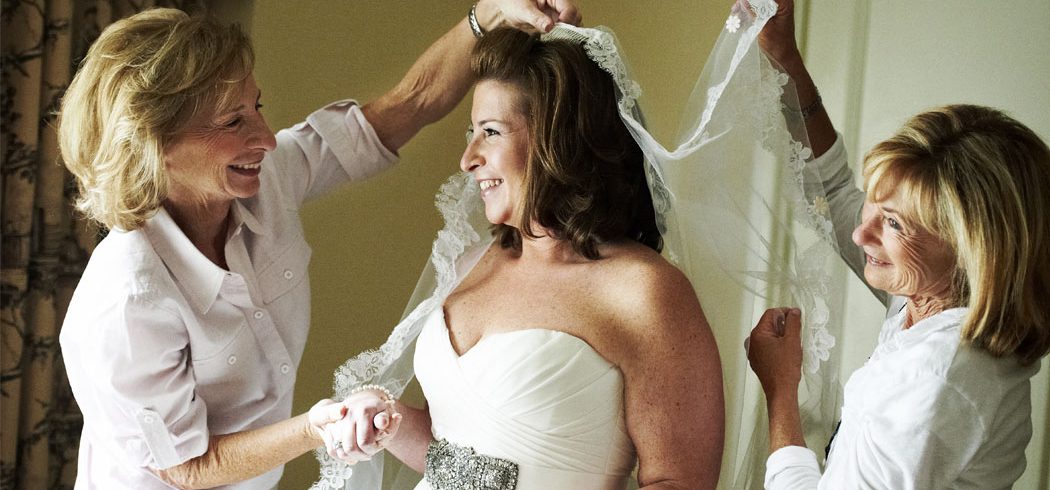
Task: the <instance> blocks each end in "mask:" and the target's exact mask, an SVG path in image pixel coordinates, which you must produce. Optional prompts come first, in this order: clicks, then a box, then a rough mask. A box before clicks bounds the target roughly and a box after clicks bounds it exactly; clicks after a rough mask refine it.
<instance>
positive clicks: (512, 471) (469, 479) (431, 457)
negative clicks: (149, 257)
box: [423, 439, 518, 490]
mask: <svg viewBox="0 0 1050 490" xmlns="http://www.w3.org/2000/svg"><path fill="white" fill-rule="evenodd" d="M423 477H424V478H426V480H427V483H429V484H430V486H431V488H433V489H434V490H514V487H515V486H517V484H518V465H517V463H514V462H511V461H507V460H505V459H501V458H495V457H492V456H485V455H483V454H477V453H476V452H474V448H471V447H467V446H460V445H458V444H454V443H451V442H448V441H446V440H444V439H441V440H439V441H434V442H432V443H430V447H428V448H427V461H426V471H425V473H424V474H423Z"/></svg>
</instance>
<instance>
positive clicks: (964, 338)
mask: <svg viewBox="0 0 1050 490" xmlns="http://www.w3.org/2000/svg"><path fill="white" fill-rule="evenodd" d="M780 8H781V11H780V13H781V14H783V15H778V19H777V22H775V23H772V22H771V23H770V25H769V26H767V27H766V29H765V31H763V36H764V38H763V40H762V41H763V47H764V48H765V49H766V50H767V52H769V53H770V55H771V56H772V57H773V58H774V59H776V61H778V62H779V63H780V64H781V66H783V67H784V68H785V69H786V70H787V71H788V73H789V74H790V75H791V76H792V78H793V79H794V80H795V82H796V84H797V86H798V90H799V94H800V97H801V96H803V94H808V97H809V98H808V101H814V100H818V102H815V105H814V112H813V114H812V116H811V117H810V118H809V119H808V120H807V129H808V131H809V134H810V139H811V141H812V142H813V148H814V151H815V152H816V154H817V155H820V156H819V158H817V159H816V160H815V161H814V162H812V165H817V166H818V167H817V168H818V169H819V170H820V175H821V176H823V178H824V179H825V182H824V188H825V189H826V190H827V195H828V198H829V201H830V204H831V212H832V217H833V221H834V223H835V226H836V236H837V237H838V239H839V242H840V249H841V251H842V252H841V253H842V256H843V258H844V259H845V260H846V262H847V263H848V264H849V265H850V266H851V267H852V268H853V269H854V270H855V271H856V272H857V273H858V274H859V275H860V276H861V277H862V278H863V279H864V280H865V282H866V283H867V284H868V286H869V287H870V288H872V290H873V291H875V292H876V294H878V295H879V297H880V299H882V300H883V301H884V302H885V303H886V304H887V306H888V307H889V312H888V316H887V319H886V321H885V323H884V324H883V328H882V331H881V333H880V336H879V344H878V346H877V347H876V348H875V352H874V353H872V355H871V357H870V358H869V359H868V361H867V362H866V363H865V365H864V366H863V367H861V368H860V369H858V370H857V371H855V372H854V373H853V374H852V376H851V377H850V379H849V381H847V383H846V385H845V393H844V400H843V406H842V414H841V423H840V425H839V428H838V429H837V433H836V435H835V436H834V437H833V440H832V442H831V444H830V448H829V450H830V452H829V454H828V457H827V461H826V463H825V468H824V472H823V474H821V471H820V469H819V466H818V464H817V459H816V457H815V455H814V453H813V452H812V451H810V450H809V449H806V448H805V441H804V440H803V438H802V429H801V423H800V421H799V408H798V398H797V396H798V386H799V373H800V367H801V359H802V352H801V348H800V345H799V330H800V328H801V325H800V321H799V316H798V312H797V310H785V309H776V310H770V311H767V312H766V315H765V316H763V318H762V320H761V321H760V322H759V324H758V325H757V326H756V327H755V329H754V330H753V331H752V334H751V337H750V339H749V359H750V361H751V366H752V368H753V369H754V371H755V373H756V374H757V375H758V377H759V379H760V380H761V383H762V387H763V390H764V391H765V394H766V401H767V405H768V408H769V432H770V451H771V455H770V456H769V459H768V461H767V468H766V477H765V484H766V488H771V489H779V488H792V489H797V488H982V489H983V488H1009V487H1011V486H1012V485H1013V483H1014V482H1015V481H1016V480H1017V479H1018V478H1019V477H1020V476H1021V474H1022V473H1023V472H1024V469H1025V447H1026V446H1027V444H1028V441H1029V439H1030V438H1031V435H1032V422H1031V398H1030V396H1031V395H1030V378H1031V377H1032V376H1033V375H1035V374H1036V373H1037V372H1038V371H1039V361H1040V359H1041V358H1042V357H1043V356H1045V355H1046V354H1047V352H1048V351H1050V301H1047V292H1048V291H1050V221H1048V219H1047V216H1050V149H1048V148H1047V145H1046V143H1044V142H1043V141H1042V140H1041V139H1040V138H1039V137H1038V136H1037V135H1036V134H1035V133H1033V132H1032V131H1031V130H1030V129H1029V128H1027V127H1025V126H1024V125H1023V124H1021V123H1019V122H1017V121H1016V120H1014V119H1012V118H1010V117H1009V116H1007V115H1005V114H1003V113H1002V112H1000V111H998V110H995V109H991V108H987V107H981V106H975V105H949V106H944V107H939V108H935V109H932V110H929V111H926V112H923V113H921V114H918V115H916V116H914V117H912V118H911V119H910V120H908V121H907V122H906V123H905V124H904V126H903V127H902V128H901V129H900V130H899V131H897V133H896V134H894V135H893V136H891V137H890V138H888V139H886V140H885V141H883V142H881V143H879V144H877V145H875V147H874V148H872V149H871V150H870V151H869V152H868V153H867V155H866V156H865V158H864V167H863V174H864V192H861V191H860V190H858V189H856V188H855V187H854V186H853V183H852V173H851V171H850V170H849V168H848V167H847V165H846V155H845V151H844V148H843V144H842V142H841V138H838V137H837V136H836V134H835V130H834V128H833V127H832V125H831V121H830V119H829V118H828V116H827V113H826V112H824V111H823V109H822V107H821V105H820V103H819V99H818V98H817V96H816V87H815V85H814V84H813V82H812V79H811V78H810V76H809V74H808V72H807V71H806V69H805V66H804V65H803V64H802V60H801V56H799V54H798V49H797V47H796V45H795V40H794V34H793V31H792V30H791V26H792V22H793V19H792V15H791V5H790V2H788V3H787V5H786V6H785V5H781V7H780ZM806 101H807V99H803V102H804V103H805V102H806ZM821 154H822V155H821ZM861 208H863V209H861ZM850 230H852V241H853V242H854V243H855V244H856V245H855V246H852V247H851V246H850V243H849V241H848V240H849V239H848V238H846V237H849V236H850V233H849V231H850ZM880 293H881V294H880Z"/></svg>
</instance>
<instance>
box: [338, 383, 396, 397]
mask: <svg viewBox="0 0 1050 490" xmlns="http://www.w3.org/2000/svg"><path fill="white" fill-rule="evenodd" d="M369 390H375V391H379V392H382V393H383V395H384V396H385V397H386V399H387V400H397V397H395V396H394V394H393V393H391V392H390V390H388V389H386V387H384V386H380V385H361V386H358V387H357V388H354V389H353V390H351V391H350V395H351V396H353V395H356V394H358V393H360V392H362V391H369Z"/></svg>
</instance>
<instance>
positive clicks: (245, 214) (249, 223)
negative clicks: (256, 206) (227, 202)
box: [230, 199, 270, 236]
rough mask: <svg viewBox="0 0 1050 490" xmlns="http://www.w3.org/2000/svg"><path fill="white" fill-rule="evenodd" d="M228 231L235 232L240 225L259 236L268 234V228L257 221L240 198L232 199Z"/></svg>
mask: <svg viewBox="0 0 1050 490" xmlns="http://www.w3.org/2000/svg"><path fill="white" fill-rule="evenodd" d="M230 213H231V215H230V232H231V233H235V232H236V231H237V229H238V228H240V227H241V225H244V226H246V227H248V229H249V230H250V231H251V232H252V233H255V234H256V235H260V236H268V235H269V234H270V228H269V227H268V226H266V225H264V224H263V223H262V221H259V219H258V218H256V217H255V214H253V213H252V211H251V209H249V208H248V206H245V205H244V203H242V202H241V200H240V199H234V200H233V204H232V205H231V206H230Z"/></svg>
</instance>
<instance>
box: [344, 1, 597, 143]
mask: <svg viewBox="0 0 1050 490" xmlns="http://www.w3.org/2000/svg"><path fill="white" fill-rule="evenodd" d="M475 13H476V17H477V20H478V24H479V26H480V27H481V29H482V31H489V30H491V29H494V28H496V27H498V26H510V27H516V28H519V29H522V30H525V31H533V32H535V31H542V32H547V31H549V30H550V29H551V28H553V27H554V23H555V22H566V23H570V24H577V23H579V21H580V14H579V12H578V10H577V9H576V6H575V5H574V4H573V2H572V0H480V1H478V3H477V5H476V7H475ZM474 42H475V38H474V34H473V31H472V30H471V27H470V22H469V21H468V19H467V18H466V17H465V18H463V20H461V21H460V22H459V23H457V24H456V25H455V26H454V27H453V28H452V29H451V30H449V31H448V32H447V33H445V35H444V36H441V38H440V39H438V40H437V42H435V43H434V44H433V45H431V46H430V48H428V49H427V50H426V51H425V52H424V53H423V55H422V56H420V57H419V59H418V60H416V62H415V64H413V65H412V67H411V68H410V69H409V70H408V73H407V74H406V75H405V77H404V78H403V79H402V80H401V81H400V82H399V83H398V84H397V86H395V87H394V88H393V89H392V90H390V91H389V92H387V93H386V94H383V95H382V96H380V97H379V98H378V99H376V100H374V101H372V102H370V103H369V104H367V105H365V106H364V107H363V108H362V110H363V111H364V113H365V117H366V118H367V119H368V121H369V122H370V123H371V124H372V127H373V128H375V131H376V134H377V135H378V136H379V139H380V140H381V141H382V142H383V144H384V145H385V146H386V147H387V148H388V149H390V150H391V151H397V150H398V149H399V148H401V146H403V145H404V144H405V143H407V142H408V140H409V139H411V138H412V137H413V136H415V134H416V133H417V132H419V130H420V129H422V128H423V126H426V125H427V124H430V123H432V122H434V121H437V120H438V119H441V118H442V117H444V116H445V115H446V114H448V113H449V111H451V110H452V108H454V107H455V106H456V104H458V103H459V101H460V100H462V99H463V96H464V95H466V93H467V91H468V90H469V89H470V86H471V84H472V83H473V82H474V80H473V78H472V77H471V74H470V51H471V49H473V47H474Z"/></svg>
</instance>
